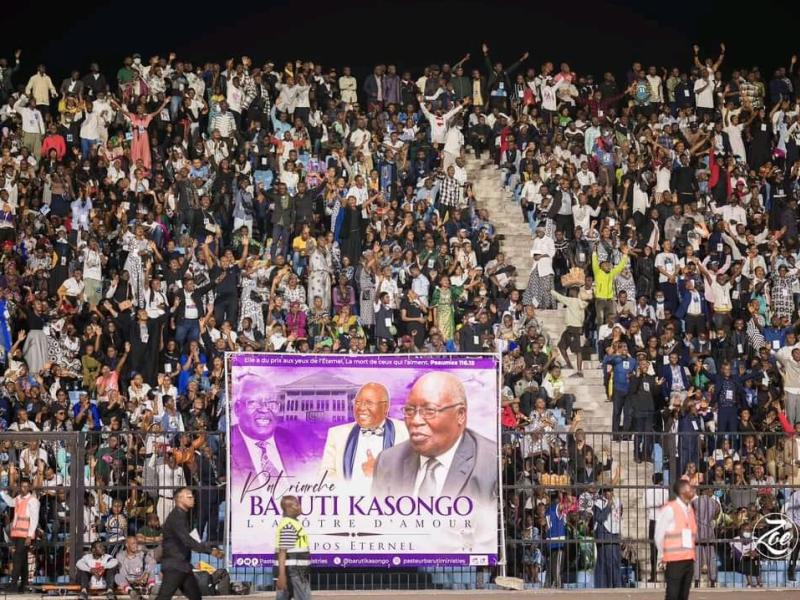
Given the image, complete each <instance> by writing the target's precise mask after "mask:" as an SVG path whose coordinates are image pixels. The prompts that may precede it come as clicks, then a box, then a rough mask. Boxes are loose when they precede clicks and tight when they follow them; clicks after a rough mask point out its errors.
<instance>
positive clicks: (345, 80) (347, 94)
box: [339, 67, 358, 104]
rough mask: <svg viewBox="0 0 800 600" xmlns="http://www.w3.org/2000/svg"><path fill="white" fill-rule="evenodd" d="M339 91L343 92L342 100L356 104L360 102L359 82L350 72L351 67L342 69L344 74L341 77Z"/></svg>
mask: <svg viewBox="0 0 800 600" xmlns="http://www.w3.org/2000/svg"><path fill="white" fill-rule="evenodd" d="M339 91H340V92H341V96H342V102H346V103H347V104H356V103H357V102H358V82H357V81H356V78H355V77H353V76H352V75H351V74H350V67H344V68H343V69H342V76H341V77H339Z"/></svg>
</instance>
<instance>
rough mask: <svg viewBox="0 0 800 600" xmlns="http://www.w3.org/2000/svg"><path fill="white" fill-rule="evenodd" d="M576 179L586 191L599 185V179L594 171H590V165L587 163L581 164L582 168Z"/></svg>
mask: <svg viewBox="0 0 800 600" xmlns="http://www.w3.org/2000/svg"><path fill="white" fill-rule="evenodd" d="M575 178H576V179H577V180H578V183H580V184H581V187H582V188H583V189H584V190H585V189H586V188H588V187H589V186H591V185H594V184H595V183H597V177H596V176H595V174H594V173H593V172H592V171H590V170H589V163H588V162H586V161H582V162H581V168H580V170H579V171H578V173H577V174H576V175H575Z"/></svg>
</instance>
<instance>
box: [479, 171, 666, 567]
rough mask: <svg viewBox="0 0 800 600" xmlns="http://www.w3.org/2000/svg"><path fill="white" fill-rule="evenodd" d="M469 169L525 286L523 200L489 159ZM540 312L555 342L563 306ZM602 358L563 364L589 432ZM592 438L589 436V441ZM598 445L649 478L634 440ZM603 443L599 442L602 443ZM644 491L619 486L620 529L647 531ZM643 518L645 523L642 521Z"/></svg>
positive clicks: (527, 261)
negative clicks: (577, 365) (578, 366)
mask: <svg viewBox="0 0 800 600" xmlns="http://www.w3.org/2000/svg"><path fill="white" fill-rule="evenodd" d="M466 167H467V173H468V176H469V178H470V181H471V182H472V184H473V189H474V190H475V195H476V198H477V201H478V207H479V208H482V209H486V210H488V211H489V217H490V219H491V220H492V222H493V223H494V225H495V227H496V228H497V233H499V234H502V235H503V239H502V242H501V250H502V251H503V252H504V253H505V255H506V260H507V261H508V262H509V263H510V264H512V265H514V266H515V267H517V270H518V275H517V287H518V288H519V289H523V290H524V289H525V287H526V286H527V283H528V275H529V273H530V269H531V267H532V263H533V260H532V259H531V256H530V248H531V243H532V240H533V236H532V235H531V232H530V229H529V227H528V224H527V222H526V221H525V219H524V216H523V215H522V213H521V211H520V208H519V205H518V204H516V203H515V202H514V201H513V199H512V194H511V193H509V192H507V191H506V190H504V189H503V188H502V185H501V181H500V172H499V170H498V169H497V167H496V165H494V164H493V163H491V162H487V161H486V160H485V159H475V158H472V157H470V158H468V159H467V165H466ZM536 314H537V317H538V318H539V319H540V320H541V321H542V324H543V326H544V329H545V331H546V332H547V334H548V335H549V336H550V338H551V340H552V341H553V342H554V343H556V342H557V341H558V339H559V338H560V337H561V333H562V332H563V330H564V314H565V311H564V309H563V307H559V309H558V310H538V311H537V312H536ZM569 357H570V360H571V361H572V362H573V364H574V356H573V355H572V354H571V353H570V355H569ZM600 366H601V362H600V360H599V357H598V356H597V355H593V356H592V360H590V361H585V362H583V364H582V368H583V373H584V377H583V378H573V377H570V376H571V375H572V374H573V373H574V370H570V369H564V370H563V375H564V376H565V377H566V381H567V385H566V391H567V392H568V393H572V394H574V395H575V401H576V403H575V406H576V408H580V409H582V411H583V416H582V424H581V428H582V429H583V430H584V431H587V432H594V433H597V434H601V433H603V434H607V433H609V425H610V423H611V412H612V405H611V402H607V401H606V393H605V389H604V386H603V372H602V370H601V369H600ZM589 442H590V443H591V440H590V441H589ZM594 445H595V446H600V445H602V446H608V447H609V450H610V451H611V455H612V457H613V460H614V463H615V465H617V466H620V467H621V469H622V483H623V484H625V483H626V482H628V483H637V484H642V483H646V482H648V481H649V480H650V473H652V465H650V464H648V463H642V464H636V463H635V462H634V460H633V444H632V443H631V442H612V441H611V440H610V438H608V437H607V436H604V437H603V438H602V440H601V439H597V440H596V442H595V444H594ZM598 449H599V448H598ZM641 496H642V494H641V493H638V492H636V491H634V490H628V489H621V490H620V493H619V497H620V498H621V499H622V502H623V504H624V506H625V507H626V508H627V509H628V512H627V516H626V518H625V519H623V524H622V533H623V535H626V534H628V533H630V532H637V534H638V535H639V536H641V534H642V533H643V531H644V530H643V529H642V527H646V515H645V512H644V507H643V506H642V498H641ZM643 524H644V525H643ZM640 558H641V563H640V568H641V570H642V573H643V575H642V577H641V579H644V578H645V577H646V572H647V570H648V568H649V566H648V565H646V564H645V562H646V561H645V555H644V554H642V555H641V556H640Z"/></svg>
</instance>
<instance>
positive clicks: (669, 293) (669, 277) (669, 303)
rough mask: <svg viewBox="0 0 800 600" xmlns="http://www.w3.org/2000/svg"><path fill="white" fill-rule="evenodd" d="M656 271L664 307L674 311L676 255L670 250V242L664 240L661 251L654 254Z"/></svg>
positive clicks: (676, 288)
mask: <svg viewBox="0 0 800 600" xmlns="http://www.w3.org/2000/svg"><path fill="white" fill-rule="evenodd" d="M655 266H656V271H658V273H659V275H658V289H659V291H660V292H662V293H663V294H664V300H665V304H666V307H667V308H669V309H670V310H671V311H673V312H674V311H675V309H676V308H677V307H678V284H677V274H678V257H677V256H676V255H675V254H674V253H673V252H672V243H671V242H670V241H669V240H664V242H663V244H662V245H661V252H659V253H658V254H656V260H655Z"/></svg>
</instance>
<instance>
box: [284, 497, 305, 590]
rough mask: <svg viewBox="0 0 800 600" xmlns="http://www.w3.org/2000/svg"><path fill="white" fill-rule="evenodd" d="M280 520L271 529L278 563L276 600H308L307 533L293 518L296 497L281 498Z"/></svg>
mask: <svg viewBox="0 0 800 600" xmlns="http://www.w3.org/2000/svg"><path fill="white" fill-rule="evenodd" d="M281 510H282V511H283V519H281V521H280V523H278V529H277V531H276V532H275V560H276V562H277V564H278V573H277V582H276V584H275V589H276V590H277V592H278V594H277V596H276V598H277V600H289V599H290V598H291V599H293V600H309V599H310V598H311V553H310V552H309V549H308V534H307V533H306V530H305V529H303V526H302V525H301V524H300V521H298V520H297V517H299V516H300V501H299V500H298V499H297V496H284V497H283V498H282V499H281Z"/></svg>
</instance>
